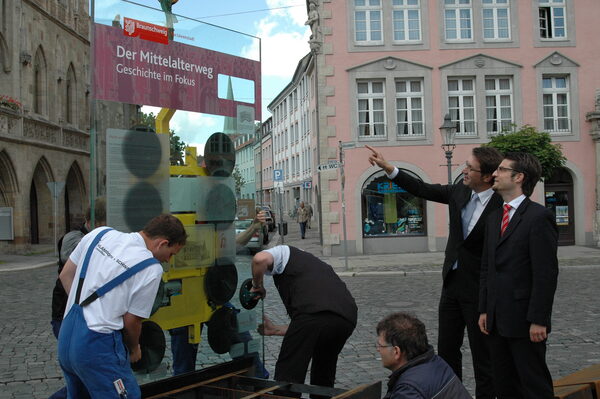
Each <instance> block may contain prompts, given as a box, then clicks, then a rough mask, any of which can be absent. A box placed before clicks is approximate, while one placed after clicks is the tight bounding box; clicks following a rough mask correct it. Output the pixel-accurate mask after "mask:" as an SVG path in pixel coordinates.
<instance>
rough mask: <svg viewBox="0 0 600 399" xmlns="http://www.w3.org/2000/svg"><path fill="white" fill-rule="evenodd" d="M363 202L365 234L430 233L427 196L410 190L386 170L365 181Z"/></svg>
mask: <svg viewBox="0 0 600 399" xmlns="http://www.w3.org/2000/svg"><path fill="white" fill-rule="evenodd" d="M405 172H407V173H410V174H411V175H413V176H416V175H414V174H413V173H412V172H410V171H407V170H405ZM416 177H417V176H416ZM417 178H418V177H417ZM361 203H362V204H361V210H362V219H361V220H362V234H363V237H389V236H423V235H426V234H427V228H426V222H425V219H426V215H425V200H423V199H422V198H419V197H415V196H414V195H412V194H409V193H408V192H406V190H404V189H403V188H402V187H399V186H398V185H396V184H395V183H393V182H392V181H391V180H390V179H388V178H387V176H386V175H385V174H384V173H383V172H377V173H375V174H374V175H372V176H371V177H370V178H369V179H368V180H367V181H366V182H365V184H364V185H363V189H362V195H361Z"/></svg>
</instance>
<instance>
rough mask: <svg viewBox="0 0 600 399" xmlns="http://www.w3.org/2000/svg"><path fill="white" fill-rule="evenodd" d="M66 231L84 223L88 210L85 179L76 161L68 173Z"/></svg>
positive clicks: (65, 195)
mask: <svg viewBox="0 0 600 399" xmlns="http://www.w3.org/2000/svg"><path fill="white" fill-rule="evenodd" d="M64 199H65V201H64V202H65V232H67V231H70V230H73V229H76V228H77V227H79V226H80V225H81V224H83V222H84V219H85V211H86V204H87V201H86V195H85V180H84V179H83V174H82V173H81V168H80V167H79V164H78V163H77V162H76V161H75V162H73V164H72V165H71V167H70V168H69V173H68V174H67V180H66V186H65V192H64Z"/></svg>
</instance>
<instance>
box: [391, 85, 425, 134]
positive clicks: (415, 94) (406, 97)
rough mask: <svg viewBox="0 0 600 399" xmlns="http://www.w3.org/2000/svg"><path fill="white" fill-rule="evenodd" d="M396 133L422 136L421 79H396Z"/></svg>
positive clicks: (423, 132)
mask: <svg viewBox="0 0 600 399" xmlns="http://www.w3.org/2000/svg"><path fill="white" fill-rule="evenodd" d="M396 134H397V135H398V136H422V135H424V134H425V131H424V129H423V82H422V81H421V80H398V81H396Z"/></svg>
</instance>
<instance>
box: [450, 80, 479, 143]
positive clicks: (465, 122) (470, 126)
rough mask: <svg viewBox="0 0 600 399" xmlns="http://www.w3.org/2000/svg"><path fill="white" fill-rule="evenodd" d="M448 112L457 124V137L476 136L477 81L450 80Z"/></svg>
mask: <svg viewBox="0 0 600 399" xmlns="http://www.w3.org/2000/svg"><path fill="white" fill-rule="evenodd" d="M448 111H450V116H451V117H452V120H453V121H456V122H457V125H456V135H457V136H474V135H475V134H476V131H475V80H474V79H457V78H451V79H448Z"/></svg>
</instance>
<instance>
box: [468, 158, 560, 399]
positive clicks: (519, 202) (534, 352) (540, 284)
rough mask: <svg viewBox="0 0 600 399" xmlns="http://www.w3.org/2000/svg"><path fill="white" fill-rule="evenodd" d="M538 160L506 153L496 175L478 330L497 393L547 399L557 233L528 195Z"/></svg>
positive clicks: (536, 176) (549, 215)
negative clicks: (497, 200)
mask: <svg viewBox="0 0 600 399" xmlns="http://www.w3.org/2000/svg"><path fill="white" fill-rule="evenodd" d="M541 172H542V168H541V166H540V163H539V161H538V160H537V158H536V157H535V156H533V155H531V154H527V153H517V152H515V153H508V154H506V155H505V157H504V160H503V161H502V163H501V164H500V166H498V169H497V170H496V171H495V172H494V178H495V181H494V186H493V188H494V190H495V191H496V192H497V193H498V194H500V195H501V196H502V199H503V200H504V205H503V209H498V210H496V211H494V212H493V213H491V214H490V215H489V217H488V219H487V223H486V231H485V245H484V249H483V258H482V264H481V284H480V287H481V288H480V297H479V310H480V312H481V316H480V317H479V327H480V328H481V331H482V332H483V333H484V334H489V337H490V340H489V342H490V353H491V358H492V365H493V367H492V368H493V371H494V382H495V386H496V390H497V393H498V398H499V399H502V398H540V399H542V398H543V399H552V398H553V397H554V395H553V390H552V377H551V376H550V372H549V371H548V367H547V366H546V339H547V337H548V334H549V333H550V316H551V314H552V303H553V301H554V293H555V291H556V284H557V278H558V259H557V256H556V252H557V242H558V230H557V227H556V222H555V218H554V215H553V214H552V212H551V211H550V210H549V209H547V208H545V207H544V206H542V205H540V204H538V203H535V202H532V201H531V200H530V199H529V196H530V195H531V193H532V192H533V188H534V187H535V184H536V183H537V182H538V180H539V179H540V176H541Z"/></svg>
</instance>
